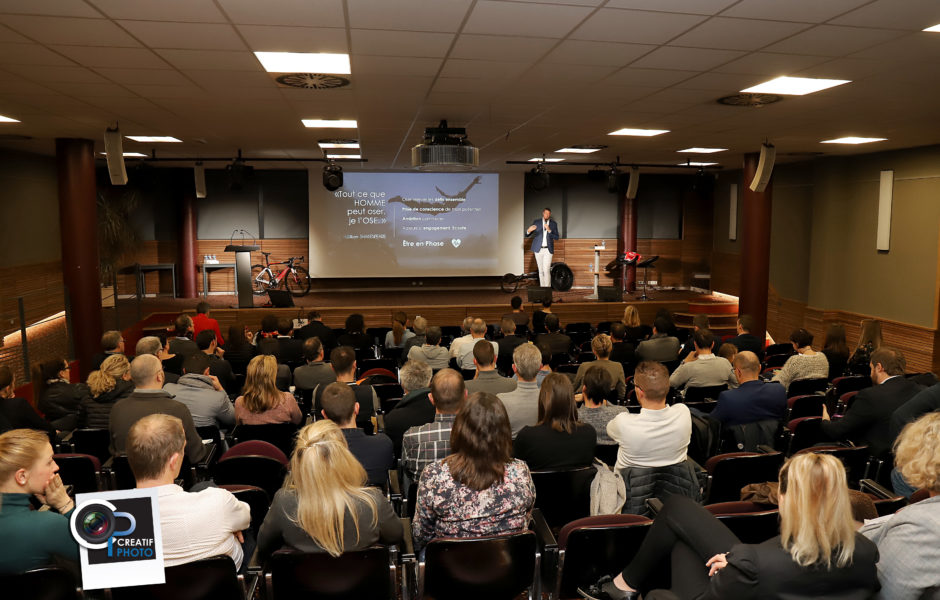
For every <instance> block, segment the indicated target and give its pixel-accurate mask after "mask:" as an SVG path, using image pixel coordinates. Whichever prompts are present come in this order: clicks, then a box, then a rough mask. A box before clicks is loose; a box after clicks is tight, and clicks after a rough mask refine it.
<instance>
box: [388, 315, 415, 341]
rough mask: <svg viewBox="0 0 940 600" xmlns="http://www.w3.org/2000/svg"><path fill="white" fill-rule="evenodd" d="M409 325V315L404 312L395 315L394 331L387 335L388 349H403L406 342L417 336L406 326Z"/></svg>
mask: <svg viewBox="0 0 940 600" xmlns="http://www.w3.org/2000/svg"><path fill="white" fill-rule="evenodd" d="M407 324H408V315H407V314H405V313H404V312H402V311H398V312H397V313H395V316H393V317H392V330H391V331H389V332H388V333H386V334H385V347H386V348H403V347H404V346H405V342H407V341H408V340H410V339H411V338H413V337H414V336H415V334H414V333H413V332H411V331H409V330H408V329H406V328H405V326H406V325H407Z"/></svg>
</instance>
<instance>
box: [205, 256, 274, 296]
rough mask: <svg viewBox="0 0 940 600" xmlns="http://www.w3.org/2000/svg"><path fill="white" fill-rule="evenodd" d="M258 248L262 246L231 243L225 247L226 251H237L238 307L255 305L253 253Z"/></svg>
mask: <svg viewBox="0 0 940 600" xmlns="http://www.w3.org/2000/svg"><path fill="white" fill-rule="evenodd" d="M258 250H261V246H254V245H252V246H241V245H237V244H230V245H228V246H226V247H225V249H224V251H225V252H234V253H235V290H236V293H237V294H238V308H252V307H253V306H254V305H255V298H254V290H253V289H252V286H251V253H252V252H257V251H258ZM203 272H205V271H203Z"/></svg>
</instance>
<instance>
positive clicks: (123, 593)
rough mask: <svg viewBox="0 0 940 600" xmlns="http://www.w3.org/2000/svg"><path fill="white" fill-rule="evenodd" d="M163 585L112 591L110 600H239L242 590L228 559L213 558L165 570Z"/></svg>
mask: <svg viewBox="0 0 940 600" xmlns="http://www.w3.org/2000/svg"><path fill="white" fill-rule="evenodd" d="M164 572H165V575H166V583H164V584H155V585H141V586H135V587H122V588H114V589H112V590H111V597H112V598H113V600H214V599H216V598H225V599H226V600H242V599H244V597H245V591H244V588H243V587H242V585H241V584H240V583H239V581H238V578H237V576H236V574H235V563H234V562H232V559H231V558H230V557H228V556H213V557H212V558H205V559H203V560H197V561H194V562H191V563H186V564H184V565H177V566H175V567H167V568H166V569H165V571H164Z"/></svg>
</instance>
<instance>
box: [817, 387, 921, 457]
mask: <svg viewBox="0 0 940 600" xmlns="http://www.w3.org/2000/svg"><path fill="white" fill-rule="evenodd" d="M921 390H923V388H922V387H921V386H919V385H917V384H916V383H914V382H913V381H911V380H909V379H907V378H906V377H904V376H903V375H900V376H898V377H892V378H891V379H888V380H887V381H885V382H884V383H882V384H881V385H875V386H872V387H870V388H865V389H864V390H862V391H860V392H859V393H858V395H857V396H855V401H854V402H853V403H852V407H851V408H850V409H848V410H847V411H846V412H845V416H843V417H842V418H840V419H833V420H831V421H823V422H822V425H821V426H822V432H823V433H824V434H826V436H828V437H829V439H832V440H844V439H849V440H852V441H853V442H855V443H856V444H859V445H861V444H868V450H869V452H871V455H872V456H876V457H878V456H883V455H884V454H885V453H887V452H889V451H890V450H891V446H892V445H893V444H894V438H893V437H891V415H892V414H894V411H895V410H897V409H899V408H901V406H903V405H904V403H906V402H907V401H908V400H910V399H912V398H913V397H914V396H916V395H917V394H918V393H919V392H920V391H921Z"/></svg>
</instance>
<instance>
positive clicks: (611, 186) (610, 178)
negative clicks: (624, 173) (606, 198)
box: [607, 165, 620, 194]
mask: <svg viewBox="0 0 940 600" xmlns="http://www.w3.org/2000/svg"><path fill="white" fill-rule="evenodd" d="M619 189H620V169H618V168H617V167H615V166H614V165H611V166H610V171H608V172H607V191H608V192H610V193H611V194H616V193H617V190H619Z"/></svg>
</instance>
